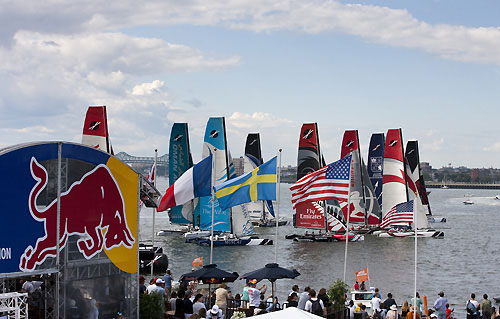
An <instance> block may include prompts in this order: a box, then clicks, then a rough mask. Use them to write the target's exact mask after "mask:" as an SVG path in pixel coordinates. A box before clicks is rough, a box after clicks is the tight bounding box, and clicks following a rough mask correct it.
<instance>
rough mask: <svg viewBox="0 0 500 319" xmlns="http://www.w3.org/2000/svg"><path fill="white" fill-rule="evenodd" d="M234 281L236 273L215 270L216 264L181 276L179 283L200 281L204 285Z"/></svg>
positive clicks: (236, 276) (236, 277)
mask: <svg viewBox="0 0 500 319" xmlns="http://www.w3.org/2000/svg"><path fill="white" fill-rule="evenodd" d="M236 279H238V273H237V272H233V273H230V272H227V271H225V270H222V269H219V268H217V265H216V264H209V265H205V266H203V268H200V269H198V270H195V271H193V272H189V273H187V274H184V275H182V276H181V278H180V279H179V281H184V280H187V281H191V280H201V281H203V283H204V284H219V283H222V282H233V281H235V280H236Z"/></svg>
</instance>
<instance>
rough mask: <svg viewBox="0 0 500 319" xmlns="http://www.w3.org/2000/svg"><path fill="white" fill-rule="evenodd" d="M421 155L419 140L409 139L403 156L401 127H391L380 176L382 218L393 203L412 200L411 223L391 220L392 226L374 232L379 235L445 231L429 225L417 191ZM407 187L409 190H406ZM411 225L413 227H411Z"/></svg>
mask: <svg viewBox="0 0 500 319" xmlns="http://www.w3.org/2000/svg"><path fill="white" fill-rule="evenodd" d="M419 179H420V158H419V155H418V143H417V142H416V141H410V142H408V144H407V149H406V153H405V156H403V138H402V133H401V129H390V130H389V131H388V132H387V140H386V144H385V151H384V176H383V194H384V195H383V212H384V215H383V218H382V220H383V221H386V220H387V218H388V214H389V213H390V212H391V211H392V212H393V210H394V207H396V205H398V204H401V203H405V202H406V203H410V202H412V203H413V204H412V205H413V208H412V211H413V216H414V217H413V223H411V224H410V223H405V222H397V221H396V222H391V223H389V224H390V226H391V227H392V228H391V229H386V230H385V231H381V232H377V233H378V236H379V237H412V236H415V232H416V234H417V236H418V237H443V236H444V233H443V232H441V231H436V230H434V229H429V225H428V221H427V216H426V212H427V211H428V209H427V208H426V207H424V205H423V204H422V199H421V195H420V193H419V191H422V190H421V189H420V190H419V188H418V187H419V186H418V185H419ZM408 188H409V189H410V190H411V191H410V192H409V191H408ZM412 229H413V230H412Z"/></svg>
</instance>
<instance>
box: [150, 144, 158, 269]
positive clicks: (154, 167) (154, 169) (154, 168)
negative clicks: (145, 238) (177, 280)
mask: <svg viewBox="0 0 500 319" xmlns="http://www.w3.org/2000/svg"><path fill="white" fill-rule="evenodd" d="M157 160H158V149H155V161H154V164H153V186H154V187H155V188H156V161H157ZM155 217H156V208H153V234H152V236H151V238H152V239H151V246H152V248H151V249H152V250H153V260H154V257H155V255H156V254H155ZM153 265H154V262H151V277H153Z"/></svg>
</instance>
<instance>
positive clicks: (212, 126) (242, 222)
mask: <svg viewBox="0 0 500 319" xmlns="http://www.w3.org/2000/svg"><path fill="white" fill-rule="evenodd" d="M210 154H214V163H215V164H214V168H213V172H214V175H215V185H217V184H220V183H222V182H224V181H226V180H228V179H231V178H234V177H236V174H235V171H234V165H233V160H232V158H231V153H230V152H229V150H228V147H227V140H226V126H225V119H224V117H211V118H209V120H208V123H207V126H206V130H205V140H204V143H203V154H202V155H203V158H205V157H207V156H209V155H210ZM212 210H213V211H212ZM194 218H195V225H197V226H199V228H200V230H202V231H211V230H212V228H213V231H214V232H220V233H219V234H218V235H214V237H213V238H210V237H203V238H197V239H196V240H195V241H196V243H197V244H198V245H210V244H211V242H213V245H214V246H242V245H272V244H273V241H272V240H270V239H260V238H258V237H257V236H255V235H254V234H255V231H254V229H253V226H252V223H251V221H250V218H249V215H248V210H247V205H246V204H242V205H237V206H234V207H232V208H230V209H226V210H222V209H221V208H220V207H219V203H218V201H217V198H214V201H213V204H212V196H207V197H201V198H200V199H199V202H198V206H197V207H196V209H195V217H194Z"/></svg>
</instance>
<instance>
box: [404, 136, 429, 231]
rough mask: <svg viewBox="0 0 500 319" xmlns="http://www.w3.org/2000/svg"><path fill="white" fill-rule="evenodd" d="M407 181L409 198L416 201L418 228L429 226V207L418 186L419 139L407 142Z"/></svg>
mask: <svg viewBox="0 0 500 319" xmlns="http://www.w3.org/2000/svg"><path fill="white" fill-rule="evenodd" d="M405 159H406V182H407V185H408V198H409V199H410V200H414V201H415V219H416V222H417V228H428V227H429V224H428V221H427V216H426V214H427V211H428V209H427V207H425V206H424V205H423V203H422V199H421V196H420V189H419V187H418V183H419V179H420V156H419V152H418V141H408V142H407V143H406V152H405Z"/></svg>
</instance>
